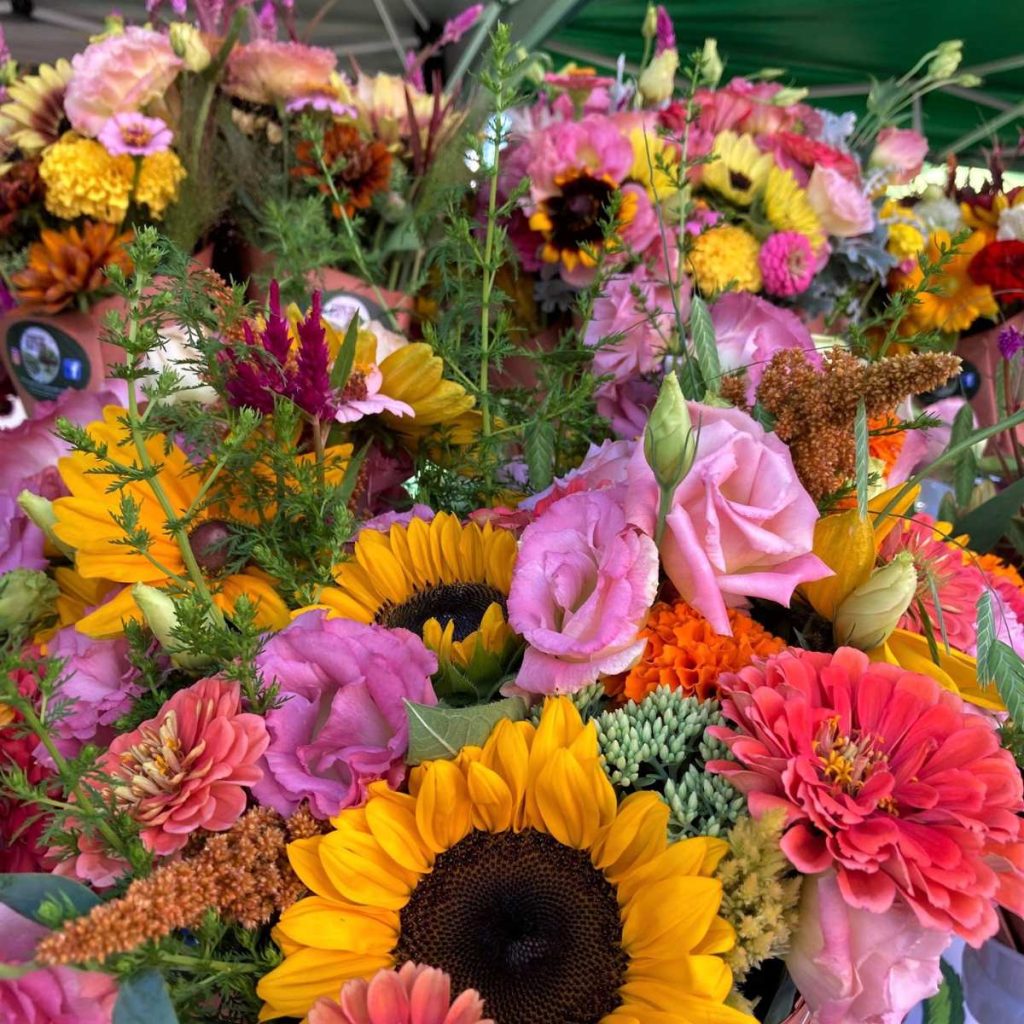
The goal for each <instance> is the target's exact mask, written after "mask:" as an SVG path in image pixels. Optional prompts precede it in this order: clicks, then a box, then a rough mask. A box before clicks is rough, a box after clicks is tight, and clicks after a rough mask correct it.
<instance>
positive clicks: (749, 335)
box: [711, 236, 820, 405]
mask: <svg viewBox="0 0 1024 1024" xmlns="http://www.w3.org/2000/svg"><path fill="white" fill-rule="evenodd" d="M773 237H776V236H773ZM800 237H803V236H800ZM711 322H712V324H714V328H715V343H716V345H717V346H718V357H719V361H720V363H721V366H722V370H723V371H724V372H725V373H737V372H740V371H742V372H743V374H744V377H745V379H746V383H747V391H746V398H747V401H748V402H749V403H750V404H751V405H753V404H754V393H755V392H756V391H757V386H758V384H760V383H761V377H762V376H763V374H764V369H765V367H766V366H767V365H768V363H769V362H771V358H772V356H774V355H775V353H776V352H782V351H783V350H784V349H800V350H801V351H803V352H806V353H807V356H808V358H809V359H810V360H811V362H812V363H813V364H814V365H815V366H817V365H818V363H819V361H820V357H819V356H818V353H817V350H816V349H815V347H814V339H813V338H812V337H811V332H810V331H808V329H807V326H806V324H804V322H803V321H802V320H801V319H800V318H799V317H798V316H797V315H796V314H795V313H793V312H791V311H790V310H788V309H782V308H781V307H779V306H776V305H775V304H774V303H771V302H767V301H765V300H764V299H762V298H759V297H758V296H756V295H751V294H750V293H749V292H727V293H726V294H725V295H723V296H721V298H719V299H717V300H716V302H715V304H714V305H713V306H712V307H711Z"/></svg>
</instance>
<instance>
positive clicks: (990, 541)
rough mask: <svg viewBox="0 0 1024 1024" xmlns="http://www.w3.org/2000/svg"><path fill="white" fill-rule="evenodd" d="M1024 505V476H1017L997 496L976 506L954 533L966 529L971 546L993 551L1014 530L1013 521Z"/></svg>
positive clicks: (984, 550) (975, 549)
mask: <svg viewBox="0 0 1024 1024" xmlns="http://www.w3.org/2000/svg"><path fill="white" fill-rule="evenodd" d="M1022 505H1024V477H1021V478H1020V479H1019V480H1015V481H1014V482H1013V483H1012V484H1010V486H1009V487H1007V488H1006V489H1005V490H1002V491H1000V492H999V493H998V494H997V495H996V496H995V497H994V498H989V499H988V501H986V502H984V504H981V505H979V506H978V507H977V508H975V509H972V510H971V511H970V512H968V513H967V515H965V516H962V517H961V518H960V519H958V520H957V521H956V524H955V525H954V526H953V536H954V537H958V536H960V534H962V533H966V534H967V536H968V537H970V548H971V550H972V551H977V552H978V553H979V554H982V555H983V554H985V552H987V551H991V550H992V549H993V548H994V547H995V546H996V545H997V544H998V543H999V541H1000V539H1001V538H1002V537H1003V536H1004V534H1006V533H1008V532H1009V531H1010V523H1011V521H1012V520H1013V518H1014V517H1015V516H1016V515H1017V514H1018V513H1019V512H1020V510H1021V506H1022Z"/></svg>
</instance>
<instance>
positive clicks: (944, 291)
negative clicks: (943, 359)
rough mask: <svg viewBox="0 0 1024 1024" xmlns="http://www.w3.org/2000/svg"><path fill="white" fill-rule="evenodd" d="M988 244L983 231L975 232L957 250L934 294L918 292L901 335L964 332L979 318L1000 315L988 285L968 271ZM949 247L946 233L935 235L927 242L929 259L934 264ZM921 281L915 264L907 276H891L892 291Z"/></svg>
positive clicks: (937, 279)
mask: <svg viewBox="0 0 1024 1024" xmlns="http://www.w3.org/2000/svg"><path fill="white" fill-rule="evenodd" d="M988 242H989V239H988V238H987V237H986V235H985V233H984V232H983V231H975V232H974V233H973V234H972V235H971V236H970V237H969V238H968V239H967V240H966V241H965V242H963V243H962V244H961V245H960V246H958V247H957V251H956V254H955V255H954V256H953V257H952V259H950V260H949V262H948V263H946V265H945V266H944V267H943V268H942V271H941V273H940V274H939V275H938V276H937V278H936V279H935V280H934V281H933V282H932V284H934V285H935V286H936V290H935V291H929V292H920V293H919V294H918V295H917V298H916V301H915V302H914V304H913V305H912V306H911V307H910V309H909V310H908V311H907V315H906V316H905V317H904V318H903V321H902V323H901V324H900V331H901V332H902V333H903V334H904V335H911V334H918V333H920V332H923V331H932V330H939V331H947V332H953V331H964V330H966V329H967V328H968V327H970V326H971V324H973V323H974V321H975V320H977V319H978V318H979V317H983V316H991V317H994V316H995V315H996V314H997V313H998V312H999V307H998V305H997V304H996V300H995V297H994V296H993V294H992V289H991V288H989V286H988V285H987V284H976V283H975V282H974V281H973V280H972V278H971V275H970V271H969V266H970V262H971V260H972V259H973V258H974V256H975V254H976V253H978V252H979V251H980V250H981V249H983V248H984V247H985V246H986V245H987V244H988ZM952 247H953V243H952V239H951V238H950V234H949V232H948V231H942V230H937V231H934V232H932V235H931V237H930V238H929V239H928V257H929V259H930V260H931V261H932V262H935V261H936V260H938V259H939V255H940V251H941V250H942V249H946V250H949V249H951V248H952ZM923 280H924V274H923V273H922V271H921V267H920V265H918V264H916V263H915V264H914V266H913V267H912V268H911V269H910V270H909V271H908V272H907V273H902V272H899V271H897V272H894V273H893V274H892V275H891V276H890V284H891V286H892V288H893V289H894V290H898V289H904V288H907V289H909V288H917V287H918V286H920V284H921V282H922V281H923Z"/></svg>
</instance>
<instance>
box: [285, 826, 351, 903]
mask: <svg viewBox="0 0 1024 1024" xmlns="http://www.w3.org/2000/svg"><path fill="white" fill-rule="evenodd" d="M323 841H324V837H323V836H310V837H308V838H307V839H296V840H294V841H293V842H291V843H289V844H288V863H289V864H291V866H292V871H294V872H295V874H297V875H298V876H299V880H300V881H301V882H302V884H303V885H304V886H305V887H306V888H307V889H308V890H309V891H310V892H312V893H315V894H316V895H317V896H322V897H323V898H324V899H327V900H333V901H335V902H336V903H344V902H346V900H345V897H344V896H342V894H341V893H340V892H338V890H337V889H336V888H335V887H334V884H333V883H332V882H331V879H330V877H329V876H328V874H327V872H326V871H324V867H323V864H321V863H320V844H321V843H322V842H323Z"/></svg>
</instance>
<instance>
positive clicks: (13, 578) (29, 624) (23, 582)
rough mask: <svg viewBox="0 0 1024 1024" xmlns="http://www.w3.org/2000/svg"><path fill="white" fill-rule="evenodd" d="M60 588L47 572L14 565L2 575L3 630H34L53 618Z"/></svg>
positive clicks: (0, 615) (0, 610)
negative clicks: (18, 567) (16, 567)
mask: <svg viewBox="0 0 1024 1024" xmlns="http://www.w3.org/2000/svg"><path fill="white" fill-rule="evenodd" d="M59 594H60V588H59V587H58V586H57V584H56V583H54V582H53V580H51V579H50V577H49V576H47V575H46V573H45V572H38V571H37V570H35V569H13V570H11V572H7V573H4V574H3V576H0V633H16V632H25V633H30V632H32V630H33V629H34V628H35V627H36V626H38V625H40V624H41V623H43V622H45V621H46V620H47V619H51V618H53V616H54V614H55V611H56V601H57V596H58V595H59Z"/></svg>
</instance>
